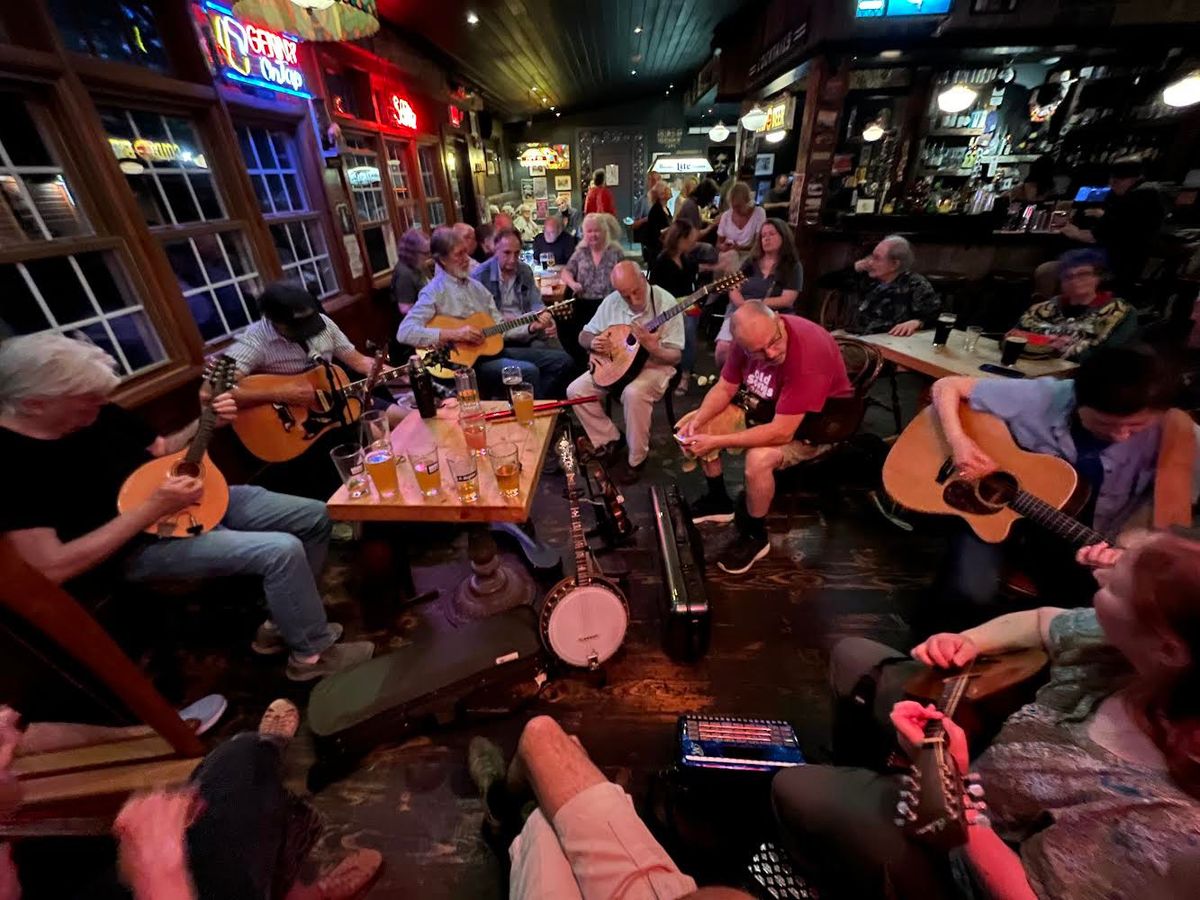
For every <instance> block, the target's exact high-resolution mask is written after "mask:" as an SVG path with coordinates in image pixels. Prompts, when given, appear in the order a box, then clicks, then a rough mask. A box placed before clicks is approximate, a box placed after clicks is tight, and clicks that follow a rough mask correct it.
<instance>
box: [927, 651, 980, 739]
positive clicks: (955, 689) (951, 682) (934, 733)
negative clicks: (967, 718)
mask: <svg viewBox="0 0 1200 900" xmlns="http://www.w3.org/2000/svg"><path fill="white" fill-rule="evenodd" d="M973 667H974V664H972V665H970V666H967V668H966V669H964V670H963V671H962V672H961V673H959V674H958V675H952V676H950V677H949V678H947V679H946V680H945V681H944V682H943V683H942V694H941V696H940V697H938V702H937V708H938V709H939V710H940V711H941V712H942V715H944V716H945V717H946V718H947V719H953V718H954V714H955V712H957V711H958V704H959V703H960V702H961V701H962V698H963V697H964V696H966V693H967V688H968V687H969V686H970V684H971V669H972V668H973ZM945 733H946V728H945V726H944V725H943V724H942V722H941V720H940V719H939V720H934V721H931V722H928V723H926V725H925V737H926V738H927V739H929V740H941V738H942V736H943V735H944V734H945Z"/></svg>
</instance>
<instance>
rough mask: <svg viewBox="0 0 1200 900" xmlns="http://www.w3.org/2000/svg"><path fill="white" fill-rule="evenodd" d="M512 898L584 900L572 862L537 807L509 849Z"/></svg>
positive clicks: (520, 899)
mask: <svg viewBox="0 0 1200 900" xmlns="http://www.w3.org/2000/svg"><path fill="white" fill-rule="evenodd" d="M508 858H509V860H510V861H511V863H512V866H511V868H510V869H509V871H508V896H509V897H510V898H511V900H583V895H582V894H581V893H579V885H578V884H577V883H576V881H575V873H574V872H572V871H571V863H570V861H569V860H568V859H567V857H566V854H564V853H563V849H562V845H561V844H559V842H558V835H557V834H555V832H554V828H553V827H552V826H551V825H550V823H549V822H548V821H546V817H545V816H544V815H543V814H542V811H541V810H540V809H535V810H534V811H533V814H532V815H531V816H530V817H529V818H528V819H526V820H525V825H524V827H523V828H522V829H521V833H520V834H519V835H517V837H516V838H515V839H514V840H513V842H512V844H510V845H509V848H508Z"/></svg>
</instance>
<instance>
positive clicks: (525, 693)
mask: <svg viewBox="0 0 1200 900" xmlns="http://www.w3.org/2000/svg"><path fill="white" fill-rule="evenodd" d="M546 664H547V661H546V657H545V651H544V650H543V648H542V643H541V640H540V639H539V637H538V630H537V619H536V616H535V614H534V611H533V610H532V609H531V608H530V607H528V606H520V607H517V608H515V609H510V610H507V611H505V612H503V613H499V614H497V615H494V616H489V617H488V618H486V619H480V620H477V621H473V622H468V623H467V624H465V625H462V626H461V627H458V628H452V629H439V630H438V631H436V632H435V633H434V634H432V635H431V636H430V637H429V638H427V639H424V640H420V641H417V642H415V643H413V644H410V645H409V646H406V647H402V648H401V649H399V650H396V651H394V652H392V653H388V654H386V655H384V656H377V657H375V658H374V659H371V660H368V661H367V662H365V663H363V664H362V665H359V666H356V667H355V668H353V669H348V670H347V671H345V672H338V673H337V674H335V675H330V676H329V677H328V678H325V679H324V680H323V681H321V682H320V683H319V684H318V685H317V686H316V687H315V688H314V689H313V692H312V695H311V697H310V698H309V703H308V724H309V727H310V728H311V729H312V733H313V742H314V747H315V750H316V753H317V759H318V762H319V763H320V765H321V766H322V767H323V769H324V774H327V775H329V776H331V777H332V776H336V775H337V774H340V772H341V771H343V770H344V769H345V767H346V766H347V765H348V764H349V763H352V762H353V761H354V760H356V759H357V758H359V757H361V756H362V755H364V754H365V753H366V752H367V751H369V750H371V749H372V748H373V747H375V746H377V745H379V744H384V743H394V742H396V741H399V740H402V739H403V738H405V737H407V736H408V735H410V734H411V733H412V732H414V731H416V730H418V729H421V728H426V727H428V726H430V725H434V724H436V725H447V724H450V723H451V722H453V721H455V720H457V719H460V718H463V717H466V716H469V715H472V714H477V715H483V714H497V713H498V714H508V713H511V712H513V711H514V710H516V709H517V708H519V707H520V706H521V705H522V704H523V703H525V702H527V701H529V700H531V699H532V698H533V697H535V696H536V695H537V693H538V691H539V690H540V688H541V685H542V684H543V683H544V681H545V677H546ZM318 780H321V778H320V777H319V776H318Z"/></svg>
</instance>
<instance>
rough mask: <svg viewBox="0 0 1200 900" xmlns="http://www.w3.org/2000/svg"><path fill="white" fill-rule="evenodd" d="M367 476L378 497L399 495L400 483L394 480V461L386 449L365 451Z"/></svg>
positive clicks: (377, 448) (379, 448)
mask: <svg viewBox="0 0 1200 900" xmlns="http://www.w3.org/2000/svg"><path fill="white" fill-rule="evenodd" d="M366 454H367V455H366V457H365V461H366V464H367V474H369V475H370V476H371V480H372V481H373V482H375V490H377V491H378V492H379V496H380V497H388V498H391V497H395V496H396V495H397V494H398V493H400V482H399V480H398V479H397V478H396V460H395V459H394V458H393V457H392V451H391V449H390V448H388V447H376V448H374V449H371V450H367V451H366Z"/></svg>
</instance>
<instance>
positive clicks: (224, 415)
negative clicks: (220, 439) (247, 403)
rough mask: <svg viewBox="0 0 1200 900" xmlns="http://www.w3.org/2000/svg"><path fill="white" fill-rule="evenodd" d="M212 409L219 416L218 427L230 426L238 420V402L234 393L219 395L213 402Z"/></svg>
mask: <svg viewBox="0 0 1200 900" xmlns="http://www.w3.org/2000/svg"><path fill="white" fill-rule="evenodd" d="M212 408H213V412H215V413H216V414H217V425H228V424H230V423H231V422H233V421H234V420H235V419H236V418H237V414H238V408H237V400H235V399H234V396H233V392H232V391H226V392H225V393H223V394H218V395H217V397H216V398H215V399H214V400H213V402H212Z"/></svg>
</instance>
